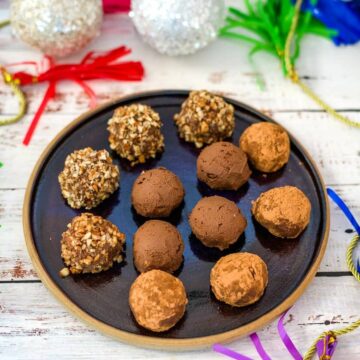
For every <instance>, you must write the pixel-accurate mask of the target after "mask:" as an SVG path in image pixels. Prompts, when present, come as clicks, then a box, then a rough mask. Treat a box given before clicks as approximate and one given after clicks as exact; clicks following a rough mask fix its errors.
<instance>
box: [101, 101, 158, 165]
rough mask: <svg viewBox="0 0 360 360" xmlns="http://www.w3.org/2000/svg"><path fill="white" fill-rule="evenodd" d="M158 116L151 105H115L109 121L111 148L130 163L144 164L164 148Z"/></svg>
mask: <svg viewBox="0 0 360 360" xmlns="http://www.w3.org/2000/svg"><path fill="white" fill-rule="evenodd" d="M161 126H162V122H161V120H160V116H159V114H158V113H156V112H155V111H154V110H153V109H152V108H151V107H150V106H147V105H142V104H132V105H129V106H121V107H118V108H117V109H116V110H115V111H114V114H113V117H112V118H111V119H110V120H109V122H108V131H109V133H110V135H109V142H110V147H111V149H113V150H115V151H116V152H117V153H118V154H119V156H121V157H122V158H125V159H128V160H129V161H130V163H131V165H135V164H138V163H144V162H145V161H146V160H147V159H149V158H154V157H155V156H156V153H158V152H161V151H162V150H163V149H164V136H163V135H162V134H161Z"/></svg>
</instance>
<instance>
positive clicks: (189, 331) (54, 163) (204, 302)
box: [25, 91, 328, 339]
mask: <svg viewBox="0 0 360 360" xmlns="http://www.w3.org/2000/svg"><path fill="white" fill-rule="evenodd" d="M187 95H188V92H187V91H160V92H152V93H145V94H140V95H134V96H129V97H126V98H124V99H120V100H118V101H116V102H114V103H112V104H110V105H108V106H106V107H105V108H104V107H102V108H100V109H98V110H95V111H94V112H92V113H90V114H88V115H86V116H83V117H82V119H81V120H80V121H78V122H77V123H76V125H74V126H72V127H71V128H70V129H68V130H66V131H65V133H64V134H63V135H62V136H61V137H60V139H59V140H58V141H57V142H56V143H55V145H53V147H52V150H51V151H50V153H48V155H47V156H46V158H45V160H44V161H43V162H42V164H41V166H40V168H38V171H37V172H36V174H35V178H34V181H33V183H32V184H30V185H31V194H30V195H29V206H30V211H29V214H30V219H29V223H30V226H31V236H32V241H33V242H34V244H35V248H36V252H37V255H38V256H39V258H40V262H41V263H42V267H43V268H44V270H45V272H46V273H47V275H48V276H49V277H50V279H51V281H52V282H53V283H55V284H56V286H57V287H58V288H59V289H61V291H62V292H63V293H64V294H65V296H66V297H67V298H68V299H69V300H70V301H71V302H72V303H74V304H75V305H77V307H79V308H80V309H82V310H83V311H84V312H85V313H87V314H88V315H90V316H91V317H92V318H95V319H97V320H100V321H101V322H103V323H105V324H107V325H110V326H111V327H113V328H115V329H120V330H123V331H125V332H128V333H132V334H138V335H145V336H151V337H160V338H171V339H191V338H198V337H204V336H209V335H216V334H221V333H224V332H227V331H229V330H233V329H236V328H239V327H243V326H244V325H246V324H249V323H251V322H253V321H254V320H256V319H260V318H262V317H266V316H265V314H269V313H270V312H271V311H272V310H274V309H275V308H278V307H279V305H280V304H282V303H283V302H284V301H285V299H287V298H289V297H290V296H291V294H294V292H295V291H296V290H297V289H298V288H299V287H301V286H303V287H304V288H305V285H304V283H303V280H304V279H305V278H306V276H308V275H309V273H310V272H313V273H315V271H316V269H314V264H315V262H316V261H317V259H318V258H319V257H321V256H322V250H321V249H322V247H324V243H326V237H327V221H328V220H327V218H326V214H327V204H326V199H325V194H324V189H323V186H322V182H321V179H320V177H319V175H318V173H317V172H316V170H315V169H314V166H313V165H312V162H311V160H310V159H309V158H308V156H307V155H306V154H305V153H304V151H303V150H302V148H301V147H300V146H299V145H298V144H297V142H296V141H295V140H294V139H292V144H291V150H292V151H291V156H290V161H289V163H288V164H287V165H286V166H285V168H284V169H282V170H281V171H278V172H276V173H274V174H270V175H267V176H264V175H263V174H260V173H256V172H254V174H253V175H252V177H251V179H250V181H249V183H248V184H247V185H245V186H244V187H242V188H241V189H240V191H237V192H233V191H213V190H210V189H209V188H208V187H207V186H206V185H204V184H201V183H199V182H198V180H197V178H196V157H197V155H198V153H199V150H197V149H196V148H195V147H194V146H193V145H192V144H188V143H184V142H183V141H182V140H180V139H179V137H178V135H177V132H176V127H175V125H174V123H173V120H172V119H173V116H174V114H175V113H177V112H178V111H179V109H180V105H181V103H182V102H183V101H184V100H185V99H186V97H187ZM226 100H227V101H228V102H230V103H231V104H233V105H234V107H235V117H236V130H235V133H234V135H233V138H232V139H231V141H232V142H233V143H234V144H238V139H239V136H240V134H241V133H242V132H243V130H244V129H245V128H246V127H247V126H249V125H250V124H252V123H254V122H258V121H271V120H270V119H269V118H267V117H266V116H265V115H263V114H261V113H259V112H258V111H256V110H254V109H251V108H249V107H248V106H246V105H243V104H240V103H238V102H236V101H234V100H231V99H226ZM135 102H141V103H143V104H148V105H150V106H151V107H153V108H154V109H155V111H157V112H159V114H160V117H161V119H162V120H163V123H164V126H163V130H162V131H163V134H164V135H165V152H164V153H163V154H162V155H161V156H159V157H158V158H157V159H155V160H153V161H149V162H148V163H146V164H145V165H142V166H136V167H135V168H130V167H129V166H128V165H127V164H126V163H125V162H123V161H120V160H119V158H118V156H117V155H116V154H115V153H113V152H111V154H112V156H113V158H114V161H115V163H116V164H119V165H120V166H121V186H120V190H119V191H117V192H116V193H115V194H113V195H112V196H111V197H110V198H109V199H108V200H106V201H105V202H103V203H102V204H101V205H100V206H99V207H97V208H95V209H94V210H93V212H94V213H95V214H98V215H101V216H103V217H105V218H106V219H108V220H110V221H112V222H113V223H115V224H116V225H117V226H118V227H119V228H120V230H121V231H122V232H124V233H125V234H126V259H125V262H124V263H123V264H121V265H117V266H115V267H114V268H113V269H111V270H109V271H107V272H104V273H100V274H96V275H81V276H74V277H72V276H70V277H68V278H66V279H62V278H61V277H60V276H59V275H58V274H59V270H60V269H61V268H62V267H63V262H62V260H61V257H60V237H61V233H62V232H63V231H64V230H65V229H66V225H67V224H68V223H69V222H70V221H71V219H72V218H73V217H74V216H76V215H78V214H79V213H80V211H75V210H73V209H71V208H70V207H69V206H67V205H66V203H65V202H64V199H63V198H62V196H61V193H60V188H59V183H58V180H57V177H58V174H59V173H60V171H61V170H62V168H63V166H64V161H65V158H66V156H67V155H68V154H69V153H71V152H72V151H74V150H76V149H80V148H84V147H87V146H91V147H93V148H94V149H103V148H105V149H107V150H108V151H111V150H110V148H109V144H108V140H107V138H108V133H107V130H106V124H107V121H108V119H109V118H110V117H111V116H112V113H113V111H114V109H115V108H116V107H117V106H120V105H127V104H131V103H135ZM157 166H164V167H166V168H168V169H169V170H171V171H173V172H175V173H176V174H177V175H178V176H179V177H180V179H181V181H182V182H183V184H184V187H185V189H186V196H185V202H184V206H183V207H182V208H181V209H179V210H178V211H176V213H175V214H174V215H173V216H172V217H171V218H170V219H169V221H170V222H172V223H173V224H174V225H176V226H177V228H178V229H179V231H180V232H181V234H182V237H183V239H184V242H185V253H184V264H183V266H182V267H181V269H180V270H179V271H178V272H177V274H176V275H178V276H179V278H180V279H181V280H182V281H183V283H184V285H185V288H186V290H187V294H188V298H189V305H188V307H187V311H186V315H185V316H184V318H183V319H182V320H181V321H180V322H179V323H178V324H177V325H176V326H175V327H174V328H173V329H171V330H169V331H167V332H165V333H160V334H157V333H152V332H150V331H147V330H145V329H143V328H141V327H139V326H138V325H137V324H136V322H135V321H134V319H133V317H132V315H131V312H130V309H129V305H128V292H129V288H130V285H131V284H132V282H133V281H134V280H135V278H136V276H137V275H138V274H137V271H136V270H135V268H134V265H133V260H132V255H133V254H132V236H133V234H134V232H135V231H136V229H137V228H138V226H139V225H141V224H142V223H143V222H144V219H143V218H141V217H139V216H137V215H136V214H135V213H134V211H133V210H132V208H131V204H130V192H131V188H132V184H133V182H134V180H135V178H136V177H137V176H138V175H139V173H140V172H141V171H142V170H145V169H150V168H153V167H157ZM283 185H294V186H297V187H299V188H300V189H301V190H303V191H304V192H305V194H306V195H307V196H308V197H309V199H310V200H311V204H312V216H311V221H310V224H309V226H308V227H307V229H306V230H305V232H304V233H303V234H302V235H301V236H300V237H299V238H297V239H294V240H281V239H278V238H274V237H273V236H272V235H270V234H269V233H268V232H267V231H265V230H264V229H263V228H261V227H260V226H259V225H258V224H256V222H255V221H254V219H253V218H252V217H251V213H250V206H251V200H254V199H256V198H257V197H258V196H259V194H260V193H261V192H263V191H265V190H267V189H270V188H272V187H275V186H283ZM212 194H220V195H222V196H225V197H226V198H228V199H230V200H233V201H235V202H236V203H237V204H238V206H239V207H240V208H241V210H242V212H243V213H244V215H245V216H246V218H247V219H248V226H247V228H246V231H245V234H244V235H243V236H242V237H241V238H240V239H239V241H238V242H237V243H236V244H235V245H233V246H232V247H231V249H229V250H226V251H223V252H221V251H219V250H215V249H209V248H206V247H204V246H203V245H202V244H201V243H200V242H199V241H198V240H197V239H196V238H195V237H194V236H193V235H192V234H191V230H190V227H189V224H188V220H187V218H188V215H189V213H190V211H191V209H192V208H193V206H194V205H195V204H196V202H197V201H198V200H199V199H200V198H201V197H202V196H207V195H212ZM25 206H26V204H25ZM237 251H248V252H252V253H256V254H258V255H259V256H261V257H262V258H263V259H264V261H265V262H266V264H267V266H268V269H269V285H268V287H267V289H266V292H265V295H264V296H263V297H262V298H261V300H260V301H259V302H257V303H256V304H254V305H251V306H248V307H245V308H234V307H231V306H228V305H226V304H223V303H220V302H219V301H217V300H216V299H215V298H214V296H213V295H212V293H211V291H210V286H209V274H210V269H211V268H212V266H213V265H214V264H215V262H216V261H217V260H218V259H219V258H220V257H221V256H223V255H226V254H229V253H231V252H237ZM319 254H320V255H319ZM302 291H303V290H302ZM302 291H300V292H299V294H298V295H297V296H299V295H300V293H301V292H302ZM294 300H295V298H293V300H292V301H294Z"/></svg>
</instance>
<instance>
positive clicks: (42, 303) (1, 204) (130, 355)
mask: <svg viewBox="0 0 360 360" xmlns="http://www.w3.org/2000/svg"><path fill="white" fill-rule="evenodd" d="M227 3H233V4H237V2H236V1H235V0H232V1H227ZM7 9H8V2H7V1H0V19H3V18H6V17H7V16H8V10H7ZM121 44H125V45H127V46H129V47H131V48H132V49H133V53H132V54H131V56H130V57H129V58H130V59H135V60H141V61H142V62H143V64H144V66H145V69H146V77H145V79H144V81H142V82H139V83H120V82H105V81H92V82H89V84H90V85H91V86H92V87H93V88H94V89H95V91H96V93H97V94H98V99H99V103H102V102H104V101H107V100H110V99H113V98H117V97H119V96H122V95H125V94H130V93H133V92H138V91H147V90H153V89H170V88H171V89H191V88H196V89H199V88H205V89H209V90H212V91H216V92H219V93H220V94H223V95H226V96H230V97H233V98H234V99H237V100H240V101H242V102H245V103H248V104H250V105H252V106H254V107H256V108H259V109H261V110H262V111H264V112H265V113H267V114H269V115H270V116H272V117H273V118H274V119H275V120H277V121H278V122H279V123H281V124H282V125H284V126H285V127H286V128H287V129H288V130H289V131H290V132H291V133H292V134H293V135H295V136H296V138H297V139H298V140H299V141H300V142H301V143H302V144H303V145H304V146H305V147H306V148H307V149H308V151H309V152H310V153H311V155H312V156H313V157H314V159H315V161H316V163H317V164H318V166H319V169H320V171H321V173H322V175H323V177H324V179H325V182H326V184H327V185H330V186H332V187H333V188H334V189H336V190H337V191H338V192H339V193H340V194H341V195H342V196H343V197H344V199H345V200H346V201H347V202H348V204H349V205H350V207H351V209H352V211H354V213H355V214H356V215H357V217H358V218H360V202H359V199H360V141H359V139H360V131H359V130H355V129H352V128H349V127H347V126H345V125H343V124H341V123H338V122H336V121H335V120H333V119H332V118H331V117H329V116H328V115H327V114H326V113H324V112H323V111H321V110H319V109H318V107H317V105H316V104H314V103H313V102H312V101H311V100H310V99H308V98H307V97H306V96H305V95H304V94H302V93H301V91H300V89H299V88H297V87H296V86H295V85H293V84H291V83H290V82H289V81H288V80H287V79H284V78H283V76H282V74H281V71H280V68H279V64H278V62H277V61H276V60H275V59H273V58H271V57H270V56H268V55H266V54H261V55H258V56H257V57H256V58H255V59H256V60H255V61H256V66H257V70H258V71H259V72H260V73H261V74H262V75H263V78H264V81H265V84H266V87H265V90H263V91H261V90H260V89H259V87H258V85H257V82H256V71H255V69H254V68H253V67H252V66H251V65H250V64H249V62H248V60H247V51H248V47H247V45H245V44H240V43H236V42H233V41H229V40H224V39H220V40H218V41H216V42H215V43H213V44H211V45H210V46H209V47H207V48H206V49H204V50H202V51H200V52H198V53H197V54H194V55H192V56H188V57H175V58H172V57H166V56H162V55H160V54H158V53H157V52H155V51H154V50H152V49H150V48H149V47H148V46H147V45H145V44H144V43H143V42H142V41H141V39H139V37H138V36H137V34H136V32H135V31H134V29H133V27H132V25H131V22H130V20H129V19H128V18H127V16H126V15H121V14H116V15H110V16H107V17H106V18H105V22H104V25H103V32H102V35H101V37H99V38H98V39H96V40H95V41H94V42H93V43H92V44H91V45H90V46H89V47H88V48H87V49H85V50H83V51H82V52H80V53H79V54H76V55H74V56H73V57H70V58H68V59H66V60H64V61H67V62H71V61H79V59H80V58H81V57H82V56H83V55H84V54H85V53H86V52H87V51H89V50H90V49H97V50H108V49H111V48H114V47H115V46H119V45H121ZM359 50H360V46H359V45H357V46H353V47H347V48H336V47H335V46H333V44H332V43H330V42H328V41H324V40H321V39H318V38H315V37H309V38H306V39H305V41H304V43H303V46H302V54H301V58H300V60H299V62H298V69H299V73H300V74H301V76H302V77H303V78H304V81H306V83H307V84H309V85H310V86H311V87H312V88H313V89H314V90H315V91H316V92H317V94H318V95H320V96H321V97H322V98H323V99H324V100H326V101H328V102H329V103H330V104H332V106H334V107H335V108H336V109H338V110H339V111H340V112H341V113H342V114H346V115H348V116H349V117H351V118H353V119H355V120H358V121H360V103H359V98H360V81H359V79H360V67H359V66H358V59H359V54H360V53H359ZM41 58H42V55H41V54H39V53H38V52H36V51H34V50H32V49H30V48H29V47H27V46H26V45H24V44H23V43H21V42H20V41H17V40H16V39H15V38H14V36H13V35H12V34H11V29H10V28H5V29H2V30H1V31H0V64H7V63H12V62H15V61H23V60H41ZM25 90H26V94H27V97H28V100H29V108H28V114H27V115H26V117H25V118H24V119H23V120H22V121H21V122H20V123H18V124H15V125H12V126H8V127H0V162H1V163H2V164H3V166H2V167H1V168H0V314H1V315H0V358H1V359H10V358H16V359H33V358H35V357H36V358H39V359H49V358H52V357H56V358H57V359H74V358H79V359H89V358H101V359H102V358H109V359H113V358H114V359H115V358H116V359H145V358H151V359H190V358H196V359H221V358H224V357H222V356H219V355H216V354H214V353H212V352H210V351H209V350H204V351H196V352H187V353H168V352H159V351H149V350H144V349H140V348H136V347H132V346H129V345H125V344H122V343H119V342H117V341H114V340H112V339H109V338H107V337H105V336H103V335H101V334H98V333H97V332H96V331H94V330H92V329H90V328H89V327H87V326H86V325H84V324H82V323H81V322H79V321H78V320H76V319H74V318H73V317H72V316H71V315H70V314H69V313H68V312H67V311H66V310H65V309H64V308H63V307H62V305H61V304H58V303H57V302H56V301H55V300H54V299H53V297H52V295H51V294H49V293H48V291H47V290H46V289H45V288H44V286H43V285H42V284H41V283H40V282H39V280H38V277H37V275H36V273H35V272H34V270H33V269H32V265H31V263H30V260H29V257H28V255H27V252H26V248H25V244H24V238H23V234H22V226H21V208H22V201H23V196H24V192H25V187H26V183H27V180H28V177H29V175H30V172H31V170H32V168H33V166H34V164H35V162H36V160H37V158H38V157H39V155H40V154H41V152H42V151H43V149H44V148H45V146H46V145H47V144H48V143H49V141H50V140H51V139H52V138H53V137H54V136H55V135H56V134H57V133H58V131H59V130H60V129H62V128H63V127H64V126H65V125H66V124H68V123H69V122H70V121H72V120H73V119H74V118H76V117H77V116H78V115H80V114H81V113H82V112H84V111H86V110H87V108H88V99H87V97H86V96H85V94H84V93H83V91H82V90H81V89H80V88H79V87H78V86H77V85H74V84H72V83H70V82H66V83H62V84H60V85H59V87H58V89H57V96H56V98H55V99H54V100H53V101H51V102H50V103H49V105H48V107H47V110H46V113H45V114H44V116H43V117H42V118H41V121H40V124H39V127H38V129H37V131H36V133H35V136H34V138H33V141H32V143H31V144H30V146H29V147H24V146H22V145H21V141H22V138H23V136H24V134H25V131H26V128H27V126H28V125H29V123H30V121H31V118H32V116H33V114H34V112H35V110H36V109H37V107H38V106H39V103H40V101H41V99H42V96H43V94H44V91H45V86H44V85H38V86H34V87H27V88H26V89H25ZM16 108H17V103H16V99H15V98H14V97H13V96H12V95H11V92H10V90H9V88H8V87H5V86H3V84H2V83H0V114H1V115H0V118H2V117H5V116H7V115H11V114H14V113H15V112H16ZM352 236H353V233H351V227H350V226H349V224H348V223H347V221H346V220H345V219H344V217H343V215H342V214H341V212H340V211H339V210H338V209H337V208H336V207H335V206H333V205H331V231H330V239H329V246H328V249H327V251H326V254H325V258H324V260H323V262H322V264H321V266H320V272H319V273H318V274H317V277H316V278H315V280H314V281H313V283H312V284H311V285H310V287H309V289H308V290H307V291H306V293H305V294H304V295H303V296H302V297H301V299H300V300H299V301H298V302H297V304H296V306H295V307H294V308H293V309H292V310H291V311H290V315H289V321H288V322H287V325H286V326H287V328H288V330H289V333H290V334H291V336H292V338H293V339H294V341H295V343H296V344H297V345H298V347H299V349H301V351H305V349H306V348H307V346H308V345H309V344H310V343H311V341H312V340H313V339H314V338H315V337H316V336H317V335H318V334H319V333H320V332H321V331H323V330H325V329H330V328H332V327H336V326H342V325H345V324H347V323H349V322H351V321H352V320H354V319H356V318H359V317H360V310H359V309H360V297H359V286H360V285H359V284H358V283H356V281H355V280H354V279H353V278H352V277H351V276H349V274H348V272H347V268H346V264H345V261H344V257H345V249H346V246H347V244H348V243H349V241H350V239H351V237H352ZM358 334H359V332H355V333H354V334H352V335H348V336H345V337H344V338H341V339H340V344H339V347H338V349H337V352H336V356H335V357H334V358H335V359H350V358H351V359H356V358H360V345H359V342H358V338H357V337H358ZM259 335H260V336H261V339H262V341H263V343H264V346H265V347H266V349H267V350H268V351H269V353H270V354H271V355H272V356H273V358H274V359H288V358H289V356H288V355H287V353H286V352H285V350H284V348H283V347H282V346H281V345H280V343H279V340H278V338H277V335H276V326H275V324H272V325H270V326H268V327H266V328H265V329H263V330H261V331H260V332H259ZM231 347H232V348H233V349H235V350H238V351H241V352H242V353H244V354H246V355H248V356H252V357H254V358H256V355H255V352H254V349H253V347H252V346H251V344H250V342H249V340H248V339H240V340H238V341H236V342H234V343H232V344H231Z"/></svg>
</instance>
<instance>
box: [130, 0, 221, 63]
mask: <svg viewBox="0 0 360 360" xmlns="http://www.w3.org/2000/svg"><path fill="white" fill-rule="evenodd" d="M224 8H225V6H224V0H157V1H149V0H133V1H132V11H131V13H130V16H131V17H132V19H133V22H134V24H135V27H136V29H137V31H138V32H139V33H140V35H141V36H142V37H143V39H144V41H145V42H147V43H148V44H149V45H150V46H152V47H153V48H155V49H156V50H158V51H159V52H160V53H162V54H167V55H173V56H175V55H186V54H191V53H194V52H196V51H197V50H199V49H201V48H203V47H205V46H207V45H208V44H209V43H210V42H211V41H213V40H214V39H215V38H216V35H217V31H218V29H219V27H220V26H221V25H222V21H223V16H224Z"/></svg>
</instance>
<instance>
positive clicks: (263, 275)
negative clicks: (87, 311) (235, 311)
mask: <svg viewBox="0 0 360 360" xmlns="http://www.w3.org/2000/svg"><path fill="white" fill-rule="evenodd" d="M267 283H268V271H267V267H266V264H265V263H264V261H263V260H262V259H261V258H260V257H259V256H257V255H255V254H251V253H245V252H244V253H236V254H230V255H227V256H224V257H222V258H221V259H220V260H219V261H218V262H217V263H216V264H215V266H214V267H213V268H212V269H211V273H210V284H211V289H212V291H213V293H214V295H215V297H216V298H217V299H218V300H220V301H223V302H225V303H226V304H229V305H232V306H237V307H242V306H247V305H250V304H253V303H255V302H256V301H258V300H259V299H260V298H261V296H262V295H263V294H264V290H265V288H266V286H267Z"/></svg>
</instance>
